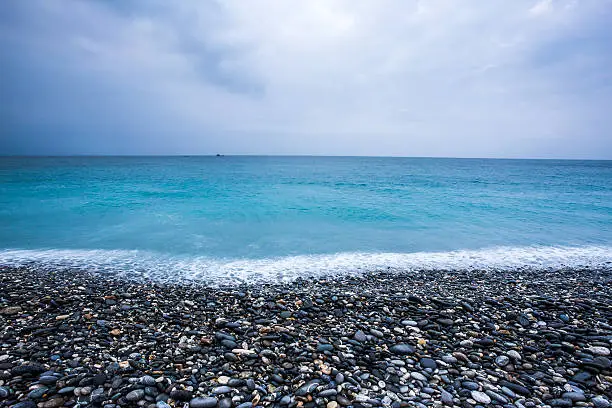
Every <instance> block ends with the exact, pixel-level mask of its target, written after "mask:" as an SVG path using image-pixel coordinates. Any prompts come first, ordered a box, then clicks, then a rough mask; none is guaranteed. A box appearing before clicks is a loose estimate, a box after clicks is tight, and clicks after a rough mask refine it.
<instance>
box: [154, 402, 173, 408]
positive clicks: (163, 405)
mask: <svg viewBox="0 0 612 408" xmlns="http://www.w3.org/2000/svg"><path fill="white" fill-rule="evenodd" d="M155 406H156V407H157V408H171V407H170V405H168V404H167V403H166V402H164V401H157V403H156V404H155Z"/></svg>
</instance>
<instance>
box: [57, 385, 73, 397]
mask: <svg viewBox="0 0 612 408" xmlns="http://www.w3.org/2000/svg"><path fill="white" fill-rule="evenodd" d="M74 390H75V387H64V388H62V389H60V390H59V391H58V392H57V393H58V394H59V395H63V394H72V393H73V392H74Z"/></svg>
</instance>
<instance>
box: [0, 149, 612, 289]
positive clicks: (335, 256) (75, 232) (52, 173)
mask: <svg viewBox="0 0 612 408" xmlns="http://www.w3.org/2000/svg"><path fill="white" fill-rule="evenodd" d="M31 262H35V263H39V264H41V265H44V266H48V267H58V266H59V267H61V266H69V267H84V268H90V269H99V270H105V271H111V272H115V273H123V274H133V275H138V274H147V275H150V276H152V277H157V278H160V279H201V280H210V281H219V280H228V279H229V280H232V279H233V280H258V279H291V278H292V277H295V276H300V275H303V274H319V273H321V274H322V273H352V272H356V271H363V270H370V269H377V268H386V267H392V268H419V267H432V268H446V267H473V266H477V267H497V268H500V267H514V266H521V265H526V266H535V267H548V266H555V265H560V264H566V265H587V264H593V263H602V262H612V162H611V161H551V160H484V159H429V158H357V157H342V158H340V157H132V158H126V157H116V158H112V157H111V158H109V157H105V158H102V157H97V158H90V157H73V158H0V264H11V265H14V264H25V263H31Z"/></svg>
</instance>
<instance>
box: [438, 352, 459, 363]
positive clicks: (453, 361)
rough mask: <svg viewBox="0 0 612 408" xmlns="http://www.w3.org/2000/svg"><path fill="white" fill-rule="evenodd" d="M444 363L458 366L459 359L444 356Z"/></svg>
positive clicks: (448, 355)
mask: <svg viewBox="0 0 612 408" xmlns="http://www.w3.org/2000/svg"><path fill="white" fill-rule="evenodd" d="M442 361H444V362H445V363H446V364H457V359H456V358H455V357H454V356H451V355H450V354H447V355H445V356H442Z"/></svg>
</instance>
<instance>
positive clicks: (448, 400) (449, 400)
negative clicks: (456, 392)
mask: <svg viewBox="0 0 612 408" xmlns="http://www.w3.org/2000/svg"><path fill="white" fill-rule="evenodd" d="M440 400H441V401H442V403H443V404H444V405H453V396H452V394H451V393H450V392H448V391H446V390H441V391H440Z"/></svg>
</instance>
